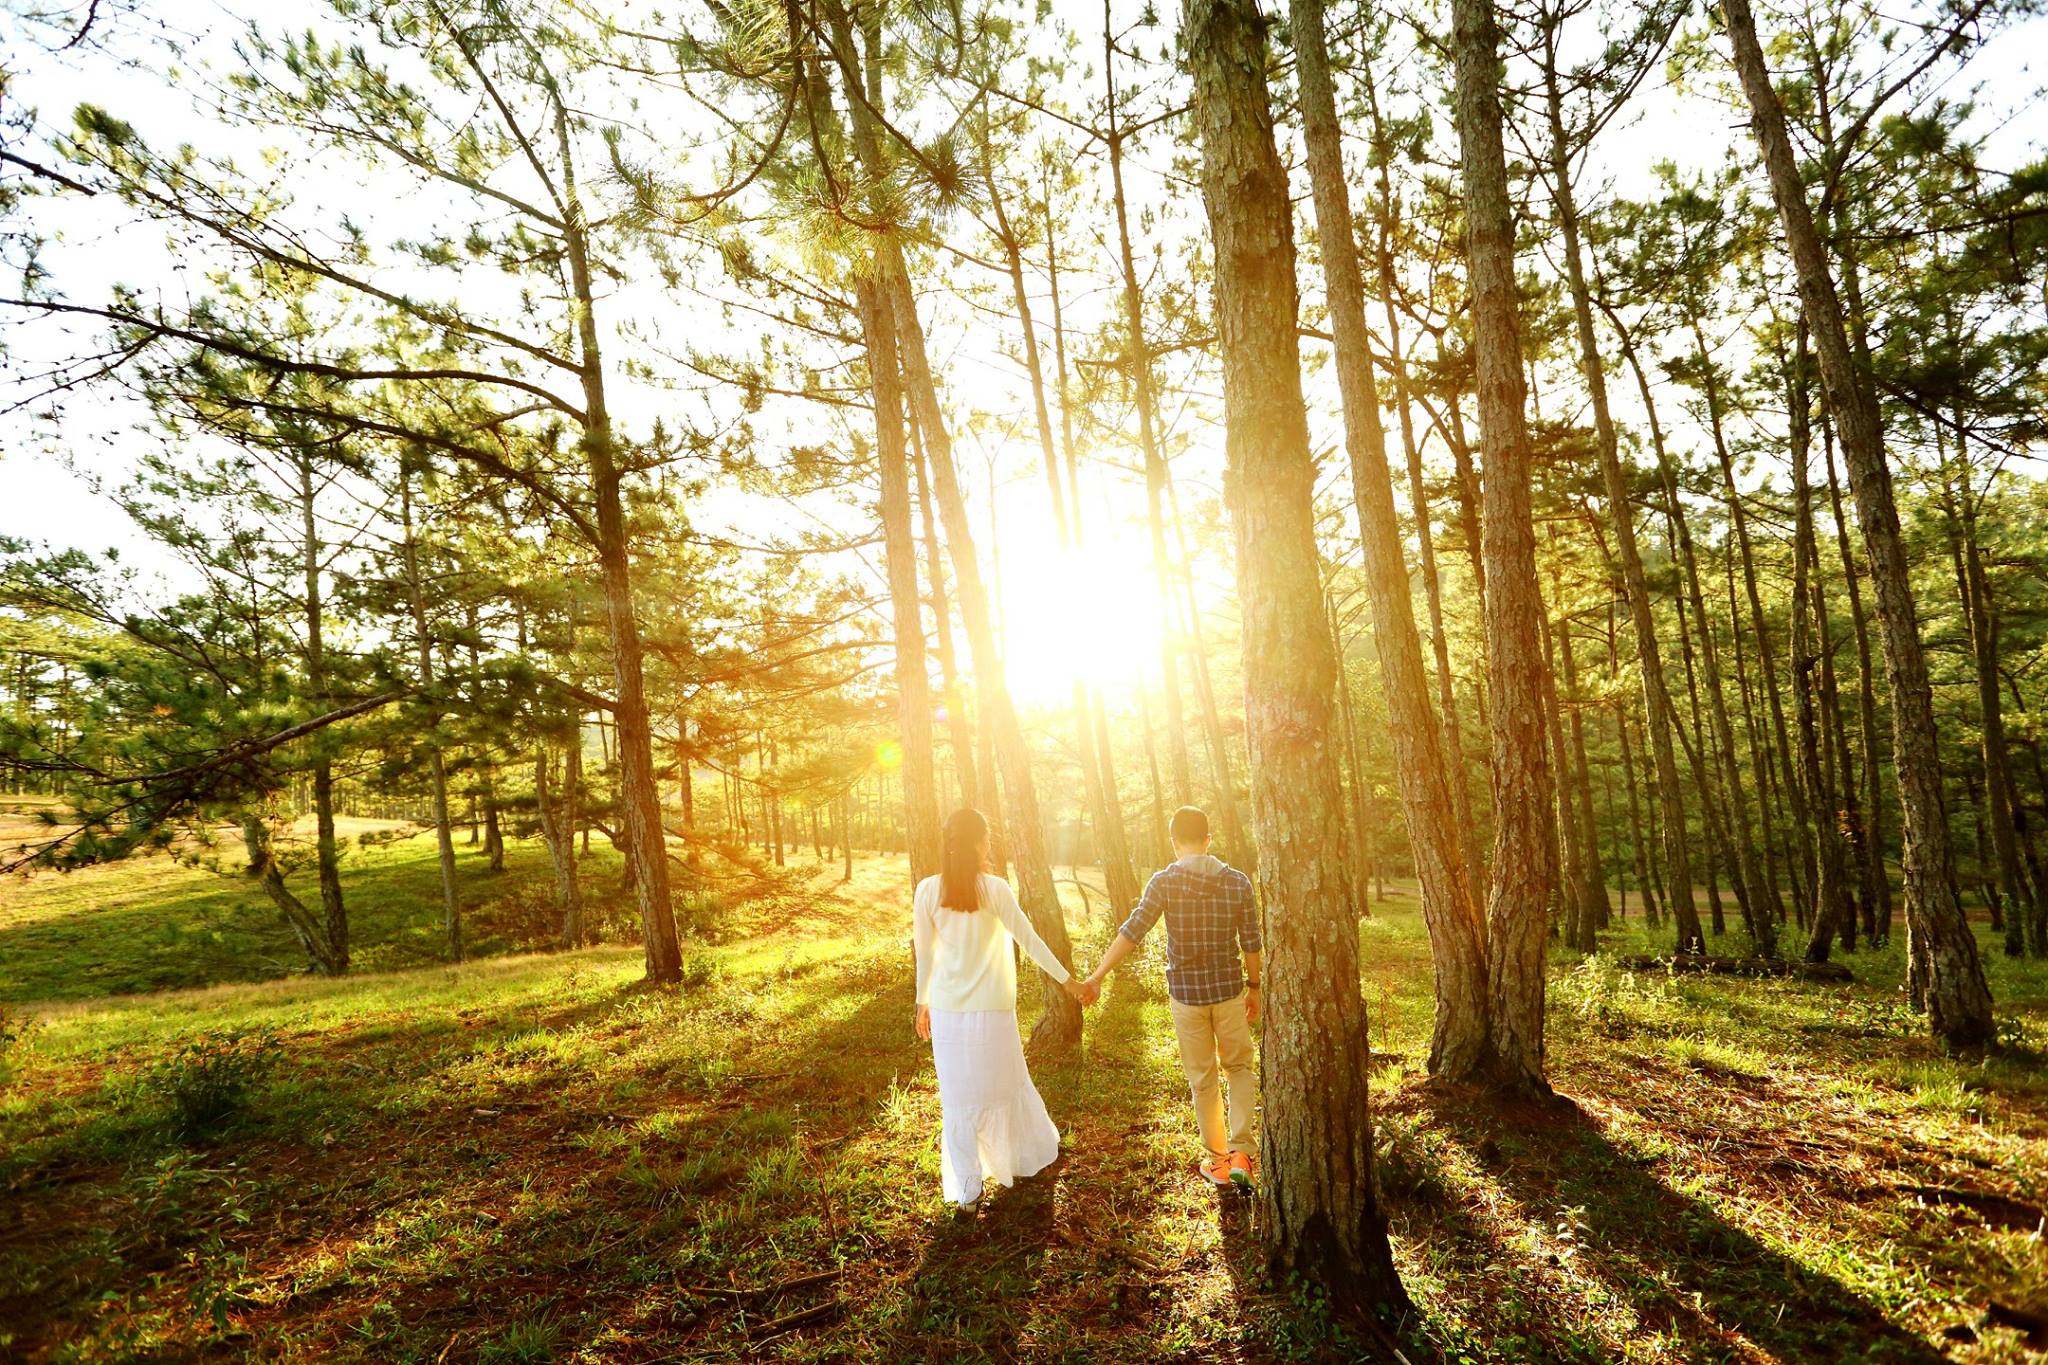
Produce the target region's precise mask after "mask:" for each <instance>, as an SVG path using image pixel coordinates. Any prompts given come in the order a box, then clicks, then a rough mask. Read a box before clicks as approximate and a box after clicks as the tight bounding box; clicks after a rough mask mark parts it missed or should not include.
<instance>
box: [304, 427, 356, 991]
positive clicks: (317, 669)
mask: <svg viewBox="0 0 2048 1365" xmlns="http://www.w3.org/2000/svg"><path fill="white" fill-rule="evenodd" d="M297 463H298V475H299V513H300V517H301V520H302V527H301V534H302V537H303V539H302V540H301V548H302V549H303V551H304V556H305V558H304V569H305V577H306V690H307V692H308V694H309V695H310V696H311V697H312V698H313V700H314V701H316V702H321V703H324V702H326V701H327V700H328V693H327V646H326V635H325V626H326V616H325V610H324V604H323V599H322V595H321V588H320V550H321V544H320V525H319V522H318V521H317V520H316V519H315V516H314V510H315V509H314V485H313V460H312V457H311V456H310V455H309V454H306V453H303V452H301V453H300V454H299V456H298V462H297ZM328 739H329V737H328V736H325V735H316V736H314V738H313V745H314V752H315V754H317V755H319V757H317V758H316V759H315V761H314V763H313V824H314V861H315V863H316V864H317V865H318V868H319V876H320V911H321V914H322V916H323V917H324V919H325V924H324V926H323V937H324V939H325V946H324V948H323V954H324V956H325V957H326V959H327V960H328V961H329V962H331V963H334V964H337V966H336V972H335V974H336V975H339V974H341V973H345V972H347V971H348V906H347V903H346V902H345V901H344V900H343V899H342V894H341V851H340V848H341V846H340V841H339V840H337V839H336V838H335V834H334V764H333V763H331V762H330V761H328V759H327V757H326V750H325V748H324V745H325V743H327V742H328Z"/></svg>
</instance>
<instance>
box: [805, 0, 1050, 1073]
mask: <svg viewBox="0 0 2048 1365" xmlns="http://www.w3.org/2000/svg"><path fill="white" fill-rule="evenodd" d="M825 10H826V15H827V18H828V20H829V22H830V23H831V25H832V29H833V38H834V44H833V46H834V48H835V49H836V52H835V55H836V57H837V59H838V62H839V65H840V71H841V74H842V76H843V77H844V85H845V94H846V96H847V102H848V104H849V106H850V107H851V109H852V114H853V120H852V121H853V141H854V146H855V149H856V151H857V152H858V154H859V156H860V160H861V163H862V165H863V166H864V167H865V169H866V170H867V173H868V174H869V175H870V176H871V177H874V178H875V179H876V180H877V181H880V180H882V179H884V178H886V176H887V175H888V174H889V168H888V166H887V164H886V162H885V160H884V158H883V156H882V149H881V145H880V142H879V138H878V135H877V132H876V129H875V126H874V125H875V115H874V111H873V110H872V109H870V108H869V106H868V104H867V102H866V99H865V98H864V97H863V86H862V82H861V77H860V72H859V70H858V69H857V67H856V65H855V58H854V51H855V49H854V45H853V37H852V30H851V26H850V25H849V23H848V21H847V16H846V11H845V8H844V6H843V4H842V3H841V0H826V4H825ZM875 276H876V280H877V283H878V284H879V285H880V287H881V292H882V294H883V296H884V297H885V298H886V299H887V301H888V303H889V305H890V307H891V309H892V311H893V312H894V314H895V327H896V331H897V340H898V344H899V349H900V354H901V359H902V362H903V369H904V374H905V378H906V380H907V386H906V387H907V390H908V394H909V399H910V403H911V405H912V407H913V409H914V410H915V413H916V417H917V423H918V426H919V428H920V430H921V431H922V432H923V435H924V441H925V453H926V455H927V456H928V457H929V459H930V461H931V467H932V484H933V491H934V492H935V493H936V494H937V497H938V506H939V516H940V519H941V520H942V521H943V522H944V524H945V529H946V549H947V552H948V554H949V555H951V557H952V560H953V576H954V581H955V582H956V583H957V584H958V585H959V593H960V611H961V615H962V616H963V617H964V618H965V620H966V623H967V642H968V647H969V649H970V651H971V652H972V654H973V656H974V677H975V685H976V690H977V692H978V693H979V694H980V701H981V720H982V723H983V725H984V726H985V727H987V729H988V731H989V732H990V738H991V740H992V743H993V747H994V749H995V756H996V762H997V764H998V765H999V766H1000V768H1001V770H1002V772H1001V787H1002V792H1003V797H1004V805H1005V807H1006V812H1007V815H1008V819H1007V820H1006V821H1005V822H1004V823H1005V830H1004V833H1005V835H1006V838H1007V840H1008V843H1009V850H1008V851H1009V854H1010V857H1011V858H1012V859H1014V861H1015V863H1016V871H1017V881H1018V892H1019V895H1018V900H1019V901H1020V902H1021V904H1022V905H1023V908H1024V910H1025V913H1027V914H1028V915H1029V916H1030V917H1031V923H1032V927H1033V928H1035V929H1036V930H1037V931H1038V933H1039V936H1040V937H1041V938H1043V939H1044V940H1045V943H1046V946H1047V947H1048V948H1050V949H1052V951H1053V954H1054V955H1055V956H1056V957H1057V958H1058V959H1059V960H1060V961H1061V962H1063V963H1066V962H1070V961H1071V960H1072V956H1073V954H1072V949H1071V947H1070V945H1069V939H1068V935H1067V922H1066V916H1065V913H1064V911H1063V910H1062V909H1061V907H1060V900H1059V893H1058V891H1057V889H1056V888H1055V887H1054V885H1053V879H1052V867H1051V865H1050V864H1049V863H1048V862H1047V861H1046V856H1045V830H1044V825H1043V823H1042V821H1041V819H1040V816H1039V808H1038V789H1037V786H1036V785H1035V783H1034V781H1033V779H1032V775H1031V749H1030V746H1029V745H1028V744H1027V743H1026V742H1025V739H1024V731H1023V728H1022V727H1021V726H1020V725H1019V724H1018V721H1017V712H1016V709H1015V707H1014V706H1013V705H1012V703H1011V700H1010V692H1009V686H1008V683H1007V681H1006V680H1005V678H1004V675H1003V663H1002V654H1001V651H1000V650H999V649H998V647H997V645H996V637H995V623H994V617H993V615H992V614H991V612H990V609H989V595H988V589H987V587H986V585H985V584H984V583H983V581H982V577H981V565H980V561H979V560H978V558H977V557H976V553H975V546H974V531H973V526H972V523H971V521H970V520H969V517H968V513H967V501H966V498H965V497H964V495H963V494H962V492H961V489H960V478H959V472H958V468H957V466H956V465H955V464H954V461H953V443H952V436H951V434H950V432H949V431H948V430H947V427H946V421H945V413H944V409H943V407H942V406H941V404H940V402H939V391H938V385H937V383H936V381H935V380H934V379H933V377H932V371H931V361H930V355H929V352H928V350H927V349H926V346H925V337H924V327H923V325H922V324H921V323H920V322H919V321H918V317H917V301H916V298H915V296H914V295H913V294H912V293H911V289H910V276H909V273H908V270H907V268H906V267H905V265H904V261H903V254H902V250H901V245H900V243H899V242H898V241H897V240H896V239H895V238H893V237H888V236H882V237H879V238H878V239H877V242H876V260H875ZM1043 975H1044V974H1043V973H1041V976H1043ZM1044 986H1045V989H1044V992H1043V994H1044V1010H1045V1012H1044V1013H1043V1014H1042V1015H1041V1016H1040V1018H1039V1021H1038V1025H1037V1027H1035V1028H1034V1029H1033V1030H1032V1035H1031V1041H1032V1045H1033V1047H1034V1048H1042V1049H1047V1050H1059V1049H1064V1048H1068V1047H1071V1046H1073V1045H1074V1043H1075V1042H1076V1041H1078V1040H1079V1038H1080V1034H1081V1008H1080V1006H1079V1005H1078V1004H1076V1003H1075V1001H1074V999H1073V997H1071V996H1069V995H1068V994H1067V993H1066V992H1065V991H1064V990H1061V989H1060V988H1059V986H1058V984H1057V983H1055V982H1054V981H1052V980H1051V978H1049V977H1047V978H1046V979H1045V982H1044Z"/></svg>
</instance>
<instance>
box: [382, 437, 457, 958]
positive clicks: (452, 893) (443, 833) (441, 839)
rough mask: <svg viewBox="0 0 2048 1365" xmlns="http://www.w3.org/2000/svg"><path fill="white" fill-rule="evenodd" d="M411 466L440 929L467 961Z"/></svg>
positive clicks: (411, 592) (417, 628)
mask: <svg viewBox="0 0 2048 1365" xmlns="http://www.w3.org/2000/svg"><path fill="white" fill-rule="evenodd" d="M414 472H415V471H413V470H412V469H409V468H408V469H401V470H400V471H399V475H398V494H399V497H398V501H399V508H400V515H401V518H402V520H401V523H400V524H401V526H402V527H403V529H404V532H405V542H404V545H403V552H404V555H405V585H406V593H407V596H408V598H409V600H410V602H411V606H412V628H413V642H414V647H415V648H416V649H417V650H418V658H419V686H420V693H421V695H422V696H425V697H427V698H429V699H430V701H429V710H428V712H427V716H426V721H427V730H428V735H427V776H428V783H429V785H428V790H429V791H430V792H431V793H432V795H433V799H434V844H435V847H436V849H437V851H438V854H439V859H440V866H441V929H442V932H443V934H445V935H446V937H447V940H448V959H449V961H451V962H460V961H462V893H461V890H460V889H459V887H458V886H457V884H456V880H455V832H454V830H453V828H452V827H451V826H450V824H449V821H448V768H447V764H446V762H445V760H444V759H443V758H442V756H441V741H440V739H439V737H438V736H436V735H434V734H433V731H434V730H435V729H436V728H437V727H438V726H439V725H440V723H441V712H440V708H439V707H438V706H437V705H434V704H433V703H432V701H431V698H432V697H433V695H434V640H433V636H432V635H431V634H430V633H429V632H428V630H427V597H426V585H425V582H424V580H422V579H421V577H420V557H419V542H418V540H417V539H416V538H415V536H414V535H413V524H412V480H413V475H414Z"/></svg>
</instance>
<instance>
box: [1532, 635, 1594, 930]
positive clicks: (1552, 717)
mask: <svg viewBox="0 0 2048 1365" xmlns="http://www.w3.org/2000/svg"><path fill="white" fill-rule="evenodd" d="M1537 629H1538V632H1539V635H1540V637H1541V639H1542V641H1543V716H1544V721H1545V724H1546V728H1547V730H1548V734H1549V739H1550V771H1551V773H1552V774H1553V777H1554V780H1553V781H1552V783H1551V793H1552V802H1551V807H1550V810H1549V816H1550V845H1551V847H1552V848H1553V849H1554V850H1555V851H1556V856H1557V880H1556V882H1555V883H1553V884H1552V886H1551V899H1552V903H1553V904H1554V905H1555V907H1556V911H1555V916H1554V918H1553V920H1552V921H1551V923H1552V924H1553V925H1554V926H1555V927H1556V928H1557V930H1558V932H1559V933H1560V934H1561V935H1562V936H1563V938H1564V940H1565V941H1566V942H1567V943H1571V944H1573V945H1575V946H1576V944H1577V942H1578V934H1579V919H1580V915H1579V909H1580V907H1579V895H1578V891H1579V887H1580V885H1581V884H1582V883H1583V881H1584V879H1585V871H1584V867H1583V861H1584V859H1583V856H1582V849H1581V847H1580V843H1581V841H1580V838H1579V822H1578V818H1577V811H1576V810H1574V809H1573V803H1572V788H1573V786H1574V785H1575V783H1574V778H1573V772H1572V758H1571V751H1570V749H1568V748H1567V747H1566V745H1565V736H1564V708H1563V706H1561V705H1560V704H1559V702H1558V693H1557V631H1556V630H1555V628H1553V627H1552V625H1551V624H1550V617H1549V615H1548V614H1547V613H1546V614H1545V615H1544V617H1543V618H1542V619H1541V620H1540V621H1539V622H1538V623H1537Z"/></svg>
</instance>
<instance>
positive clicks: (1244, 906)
mask: <svg viewBox="0 0 2048 1365" xmlns="http://www.w3.org/2000/svg"><path fill="white" fill-rule="evenodd" d="M1240 875H1241V874H1240ZM1237 946H1238V950H1239V951H1240V952H1242V953H1243V954H1244V986H1245V997H1244V1017H1245V1019H1246V1020H1247V1021H1248V1022H1250V1023H1254V1024H1256V1023H1258V1022H1259V1015H1260V1013H1261V1012H1262V1011H1263V1010H1264V1007H1265V996H1266V993H1265V991H1264V990H1262V989H1261V987H1262V985H1263V983H1264V981H1265V972H1264V970H1263V964H1264V954H1265V947H1266V943H1265V940H1264V939H1263V938H1261V937H1260V936H1259V902H1258V897H1257V896H1256V895H1254V894H1253V892H1252V886H1251V879H1250V878H1249V877H1247V878H1245V883H1244V900H1243V902H1242V903H1241V904H1240V905H1239V906H1238V920H1237Z"/></svg>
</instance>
